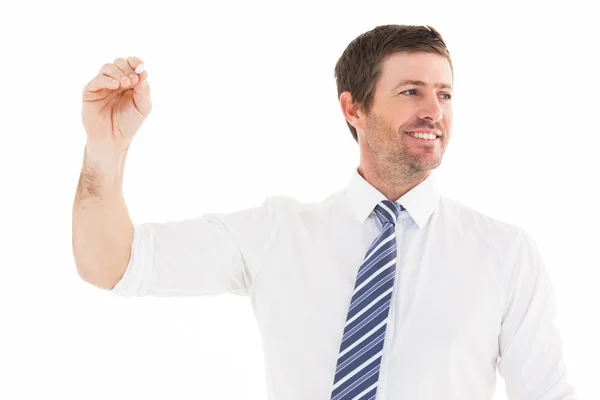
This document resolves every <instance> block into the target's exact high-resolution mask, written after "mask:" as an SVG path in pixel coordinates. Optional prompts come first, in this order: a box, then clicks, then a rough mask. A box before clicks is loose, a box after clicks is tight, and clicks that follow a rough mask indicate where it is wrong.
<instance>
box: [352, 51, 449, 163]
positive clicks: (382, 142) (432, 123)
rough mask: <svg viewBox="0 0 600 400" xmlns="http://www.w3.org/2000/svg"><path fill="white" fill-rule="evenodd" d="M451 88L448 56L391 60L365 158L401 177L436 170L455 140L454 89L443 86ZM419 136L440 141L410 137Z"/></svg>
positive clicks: (368, 127)
mask: <svg viewBox="0 0 600 400" xmlns="http://www.w3.org/2000/svg"><path fill="white" fill-rule="evenodd" d="M452 83H453V79H452V70H451V68H450V63H449V62H448V60H447V59H446V58H445V57H443V56H440V55H437V54H432V53H424V52H419V53H412V54H408V53H396V54H394V55H392V56H390V57H389V58H387V59H386V60H385V61H384V63H383V65H382V74H381V77H380V79H379V82H378V83H377V86H376V89H375V96H374V101H373V106H372V108H371V111H370V112H369V114H367V115H366V117H365V125H364V129H363V130H364V134H363V135H362V136H361V138H360V140H359V142H361V143H360V148H361V152H362V153H363V157H368V158H369V159H370V161H371V162H373V163H375V164H377V165H380V166H381V167H384V168H386V169H389V168H392V169H394V170H396V171H398V172H402V173H406V172H408V173H416V172H423V171H428V170H431V169H434V168H437V167H438V166H439V165H440V163H441V161H442V157H443V155H444V152H445V150H446V147H447V146H448V141H449V140H450V134H451V132H450V130H451V125H452V100H451V99H450V98H451V95H452V88H451V87H445V86H444V85H448V86H449V85H452ZM415 131H416V132H419V131H420V132H434V133H436V138H435V139H433V140H430V139H429V138H418V137H413V136H409V134H407V132H415ZM359 135H360V133H359Z"/></svg>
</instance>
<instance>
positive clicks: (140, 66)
mask: <svg viewBox="0 0 600 400" xmlns="http://www.w3.org/2000/svg"><path fill="white" fill-rule="evenodd" d="M142 72H144V64H140V65H138V66H137V68H136V69H135V73H136V74H138V75H139V74H141V73H142Z"/></svg>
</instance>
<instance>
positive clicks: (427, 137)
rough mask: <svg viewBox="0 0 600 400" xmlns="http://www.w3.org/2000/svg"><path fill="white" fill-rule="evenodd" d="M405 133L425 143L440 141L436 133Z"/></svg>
mask: <svg viewBox="0 0 600 400" xmlns="http://www.w3.org/2000/svg"><path fill="white" fill-rule="evenodd" d="M404 133H405V134H406V135H408V136H410V137H412V138H414V139H418V140H422V141H424V142H433V141H435V140H437V139H439V136H437V135H436V134H435V133H414V132H404Z"/></svg>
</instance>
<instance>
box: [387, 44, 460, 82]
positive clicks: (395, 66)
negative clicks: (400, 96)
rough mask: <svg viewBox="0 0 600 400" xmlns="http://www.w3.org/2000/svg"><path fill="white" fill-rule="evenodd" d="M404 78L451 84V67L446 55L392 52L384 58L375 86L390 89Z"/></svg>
mask: <svg viewBox="0 0 600 400" xmlns="http://www.w3.org/2000/svg"><path fill="white" fill-rule="evenodd" d="M404 80H415V81H423V82H425V83H427V84H428V85H431V86H433V85H435V84H441V83H446V84H450V85H451V84H452V83H453V79H452V69H451V68H450V63H449V62H448V60H447V59H446V57H444V56H441V55H439V54H434V53H426V52H418V53H406V52H402V53H394V54H392V55H390V56H388V57H387V58H385V59H384V61H383V64H382V70H381V75H380V77H379V81H378V83H377V88H378V89H382V90H390V89H392V88H393V87H394V86H396V85H397V84H398V83H399V82H401V81H404Z"/></svg>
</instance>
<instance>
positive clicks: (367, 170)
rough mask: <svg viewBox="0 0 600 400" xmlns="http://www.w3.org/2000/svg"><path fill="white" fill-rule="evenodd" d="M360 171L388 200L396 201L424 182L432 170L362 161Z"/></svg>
mask: <svg viewBox="0 0 600 400" xmlns="http://www.w3.org/2000/svg"><path fill="white" fill-rule="evenodd" d="M361 161H364V160H361ZM358 173H359V174H360V175H361V176H362V177H363V178H364V179H365V180H366V181H367V182H369V183H370V184H371V185H372V186H373V187H374V188H375V189H377V190H379V191H380V192H381V193H382V194H383V195H384V196H385V197H386V198H387V199H388V200H390V201H396V200H398V199H399V198H400V197H402V196H404V195H405V194H406V193H408V192H409V191H410V190H411V189H412V188H414V187H415V186H417V185H418V184H419V183H421V182H423V181H424V180H425V179H426V178H427V177H428V176H429V174H430V173H431V170H427V171H416V170H414V169H411V168H409V167H407V168H386V167H381V166H377V165H375V164H365V163H364V162H361V164H360V165H359V167H358Z"/></svg>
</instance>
